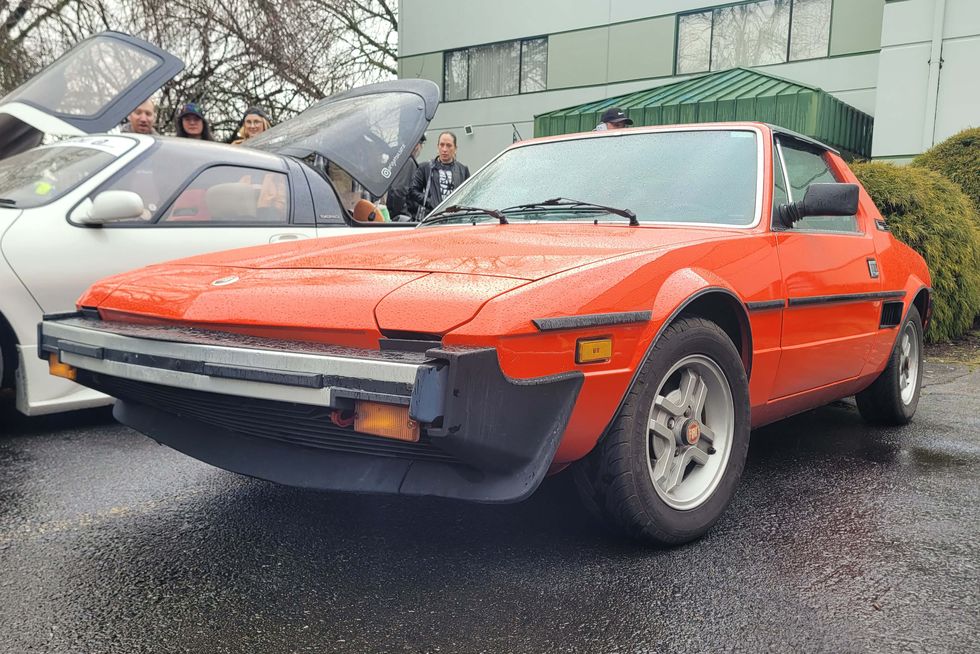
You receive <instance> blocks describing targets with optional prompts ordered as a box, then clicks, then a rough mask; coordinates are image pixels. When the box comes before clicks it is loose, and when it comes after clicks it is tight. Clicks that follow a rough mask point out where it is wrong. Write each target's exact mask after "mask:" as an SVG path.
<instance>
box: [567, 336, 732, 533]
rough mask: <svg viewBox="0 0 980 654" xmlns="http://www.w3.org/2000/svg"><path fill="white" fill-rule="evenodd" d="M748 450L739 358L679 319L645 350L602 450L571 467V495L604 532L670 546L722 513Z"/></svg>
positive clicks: (725, 342) (719, 339) (723, 342)
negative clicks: (577, 495)
mask: <svg viewBox="0 0 980 654" xmlns="http://www.w3.org/2000/svg"><path fill="white" fill-rule="evenodd" d="M748 442H749V397H748V382H747V379H746V375H745V369H744V368H743V366H742V360H741V358H740V357H739V354H738V351H737V350H736V349H735V346H734V345H733V344H732V342H731V340H730V339H729V338H728V336H727V334H725V332H724V331H723V330H722V329H721V328H720V327H719V326H718V325H717V324H715V323H713V322H710V321H708V320H705V319H702V318H682V319H680V320H678V321H677V322H675V323H674V324H672V325H671V326H670V327H668V328H667V329H666V330H665V331H664V333H663V335H662V336H661V338H660V340H659V341H658V342H657V344H656V346H655V347H654V348H653V351H652V352H651V353H650V356H649V358H648V359H647V361H646V363H645V364H644V366H643V368H642V369H641V371H640V374H639V376H638V378H637V381H636V384H634V387H633V388H632V389H631V391H630V392H629V395H628V396H627V398H626V400H625V402H624V403H623V406H622V408H621V410H620V412H619V414H618V415H617V417H616V419H615V420H614V422H613V424H612V427H611V428H610V430H609V432H608V433H607V434H606V436H605V438H604V439H603V441H602V442H601V443H600V444H599V445H597V446H596V448H595V450H593V451H592V453H590V454H589V456H588V457H586V458H585V459H584V460H583V461H582V462H580V463H579V464H578V465H577V466H576V471H575V472H576V480H577V485H578V487H579V490H580V492H581V493H582V495H583V500H584V501H585V504H586V506H588V507H589V508H590V509H592V510H594V511H596V512H598V513H599V514H600V515H601V516H602V517H603V519H604V521H605V522H607V523H609V524H612V525H614V526H616V527H618V528H619V529H621V530H623V531H625V532H626V533H628V534H629V535H631V536H633V537H635V538H639V539H642V540H645V541H648V542H651V543H654V544H657V545H678V544H681V543H685V542H688V541H690V540H694V539H695V538H698V537H699V536H701V535H702V534H704V533H705V532H706V531H707V530H708V529H709V528H710V527H711V525H713V524H714V523H715V521H716V520H718V518H719V517H720V516H721V514H722V513H723V512H724V510H725V508H726V507H727V506H728V503H729V502H730V501H731V498H732V496H733V495H734V492H735V487H736V485H737V484H738V480H739V478H740V477H741V474H742V468H743V466H744V464H745V456H746V453H747V451H748Z"/></svg>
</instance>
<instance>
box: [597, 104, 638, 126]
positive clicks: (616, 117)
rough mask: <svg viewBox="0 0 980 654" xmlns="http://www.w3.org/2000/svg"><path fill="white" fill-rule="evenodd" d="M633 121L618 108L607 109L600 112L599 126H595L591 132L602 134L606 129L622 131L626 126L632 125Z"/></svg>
mask: <svg viewBox="0 0 980 654" xmlns="http://www.w3.org/2000/svg"><path fill="white" fill-rule="evenodd" d="M632 124H633V119H632V118H630V117H629V116H627V115H626V112H625V111H623V110H622V109H620V108H619V107H609V108H608V109H606V110H605V111H603V112H602V118H600V119H599V124H598V125H596V126H595V129H593V130H592V131H593V132H604V131H606V130H607V129H623V128H624V127H626V126H627V125H632Z"/></svg>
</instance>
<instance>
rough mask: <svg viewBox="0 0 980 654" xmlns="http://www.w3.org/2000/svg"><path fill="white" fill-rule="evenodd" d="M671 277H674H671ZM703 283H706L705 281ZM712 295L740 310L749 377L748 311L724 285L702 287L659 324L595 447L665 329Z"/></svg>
mask: <svg viewBox="0 0 980 654" xmlns="http://www.w3.org/2000/svg"><path fill="white" fill-rule="evenodd" d="M688 271H689V272H692V271H690V270H688ZM678 272H683V271H678ZM675 275H676V273H675ZM671 277H674V275H671ZM702 279H704V278H703V277H702ZM668 281H669V280H668ZM704 281H705V282H707V280H706V279H705V280H704ZM666 285H667V282H665V283H664V285H663V286H666ZM663 286H661V289H662V288H663ZM712 294H719V295H728V296H730V297H731V298H732V299H733V300H735V302H737V303H738V305H739V306H740V307H741V308H742V310H741V312H739V316H738V319H739V323H740V324H741V326H742V329H743V331H742V333H743V335H744V339H745V348H744V351H743V353H742V362H743V365H745V375H746V378H749V377H750V376H751V372H752V324H751V322H750V320H749V312H748V309H747V308H746V306H745V303H744V302H743V301H742V300H741V298H739V297H738V295H737V294H736V293H735V292H734V291H733V290H731V289H730V288H728V287H727V286H724V285H714V284H712V285H710V286H703V287H701V288H699V289H698V290H696V291H695V292H693V293H691V294H690V295H688V296H687V297H686V298H685V299H684V300H683V301H682V302H680V303H679V304H678V305H677V306H676V307H674V309H673V310H672V311H671V312H670V314H669V315H668V316H667V318H666V319H665V320H664V321H663V323H661V325H660V327H659V328H658V329H657V333H656V334H654V337H653V338H652V339H650V344H649V345H648V346H647V348H646V350H645V351H644V353H643V357H642V358H641V359H640V362H639V364H638V365H637V366H636V370H634V371H633V377H632V378H631V379H630V383H629V384H628V385H627V386H626V390H625V391H624V392H623V396H622V397H621V398H620V399H619V403H618V404H617V405H616V410H615V411H614V412H613V414H612V416H611V417H610V419H609V422H608V423H607V424H606V426H605V428H604V429H603V430H602V433H601V434H599V438H597V439H596V443H595V444H596V445H598V444H599V443H600V442H601V441H602V440H603V439H604V438H605V437H606V434H607V433H609V429H610V428H611V427H612V425H613V423H614V422H615V421H616V416H618V415H619V412H620V411H621V410H622V408H623V403H624V402H626V398H627V397H628V396H629V394H630V392H631V391H632V390H633V386H634V385H636V380H637V379H638V378H639V376H640V370H641V369H642V367H643V364H644V363H645V362H646V360H647V359H648V358H649V357H650V353H651V352H652V351H653V348H654V347H655V346H656V345H657V343H658V342H659V341H660V339H661V337H662V336H663V333H664V331H665V330H666V329H667V327H669V326H670V325H671V324H673V322H674V321H675V320H676V319H677V317H678V316H680V315H681V314H682V313H684V310H685V309H687V308H688V307H689V306H691V304H693V303H694V302H696V301H697V300H699V299H701V298H703V297H705V296H707V295H712ZM658 297H660V295H658ZM592 447H593V449H594V448H595V445H593V446H592Z"/></svg>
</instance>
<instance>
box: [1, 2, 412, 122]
mask: <svg viewBox="0 0 980 654" xmlns="http://www.w3.org/2000/svg"><path fill="white" fill-rule="evenodd" d="M395 2H396V0H47V1H46V2H41V1H40V0H15V1H14V2H13V3H9V4H8V6H7V8H6V9H0V21H3V25H4V30H3V32H0V71H2V72H0V93H4V92H6V91H9V90H10V89H12V88H13V87H15V86H16V85H17V84H19V83H20V82H22V81H23V80H24V79H26V78H27V77H29V76H30V75H31V74H33V73H34V72H36V70H37V69H39V68H41V67H42V66H43V65H46V64H47V63H49V62H50V61H51V60H53V59H54V58H55V57H56V56H57V55H58V54H60V53H61V52H63V51H65V50H67V49H68V48H70V47H71V46H72V45H74V44H75V43H77V42H78V41H80V40H81V39H83V38H85V37H86V36H89V35H91V34H94V33H96V32H99V31H103V30H106V29H113V30H118V31H122V32H127V33H130V34H133V35H135V36H139V37H141V38H144V39H146V40H148V41H150V42H153V43H155V44H157V45H159V46H161V47H162V48H164V49H165V50H168V51H170V52H172V53H174V54H175V55H177V56H178V57H180V58H181V59H182V60H183V61H184V62H185V64H186V67H185V69H184V71H183V72H182V73H181V74H180V75H178V76H177V78H176V79H174V80H173V81H172V82H170V83H168V84H167V85H166V86H165V87H164V88H163V90H162V91H161V93H160V94H159V111H158V128H160V129H161V130H162V131H165V132H166V131H172V124H173V118H174V116H175V115H176V111H177V109H178V108H179V106H180V105H181V104H182V103H184V102H187V101H192V100H193V101H197V102H200V103H201V104H203V105H204V107H205V109H206V111H207V114H208V116H207V117H208V119H209V120H210V121H211V122H212V126H213V128H215V129H216V130H217V131H218V132H220V133H223V134H224V135H229V134H231V133H232V132H233V131H234V130H235V128H236V127H237V126H238V121H239V120H240V118H241V115H242V113H243V112H244V110H245V109H246V107H248V106H250V105H253V104H260V105H262V106H264V107H265V108H266V110H267V111H268V112H269V113H270V115H271V116H272V118H273V120H274V121H279V120H282V119H285V118H287V117H289V116H291V115H292V114H294V113H296V112H297V111H300V110H302V109H304V108H305V107H306V106H308V105H309V104H311V103H312V102H315V101H316V100H318V99H320V98H322V97H325V96H327V95H330V94H332V93H336V92H338V91H342V90H345V89H347V88H350V87H352V86H355V85H359V84H363V83H367V82H372V81H377V80H380V79H386V78H390V77H393V76H394V75H395V72H396V46H397V26H398V24H397V15H396V9H395Z"/></svg>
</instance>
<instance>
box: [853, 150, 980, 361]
mask: <svg viewBox="0 0 980 654" xmlns="http://www.w3.org/2000/svg"><path fill="white" fill-rule="evenodd" d="M851 169H852V170H853V171H854V174H855V175H857V178H858V179H859V180H861V184H863V185H864V188H865V189H867V191H868V193H869V194H870V195H871V197H872V199H874V201H875V204H876V205H877V206H878V209H879V211H881V213H882V215H883V216H884V217H885V220H886V221H887V223H888V226H889V227H890V228H891V231H892V234H894V235H895V236H896V237H897V238H898V239H899V240H901V241H902V242H904V243H906V244H908V245H910V246H911V247H912V248H914V249H915V250H916V251H918V252H919V253H920V254H921V255H922V256H923V257H924V258H925V260H926V263H928V264H929V272H930V273H931V275H932V289H933V296H932V299H933V313H932V325H931V326H930V327H929V332H928V333H927V335H926V336H927V340H929V341H932V342H943V341H948V340H950V339H954V338H958V337H959V336H962V335H963V334H964V333H966V332H967V331H969V330H970V328H971V327H972V326H973V322H974V320H975V319H976V317H977V315H978V314H980V230H978V228H977V225H980V219H978V217H977V211H976V209H975V208H974V207H973V204H972V203H971V202H970V199H969V198H968V197H967V196H966V195H965V194H964V193H963V191H962V190H960V188H959V187H958V186H957V185H956V184H954V183H953V182H951V181H949V180H948V179H946V178H945V177H943V176H942V175H940V174H939V173H936V172H934V171H932V170H928V169H925V168H921V167H913V166H893V165H891V164H886V163H878V162H871V163H856V164H853V165H852V166H851Z"/></svg>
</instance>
